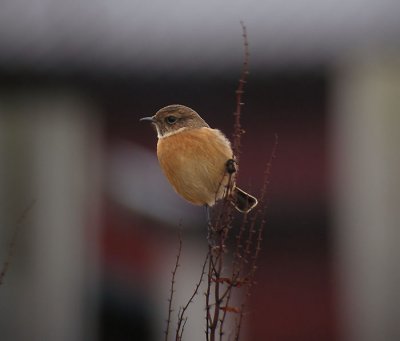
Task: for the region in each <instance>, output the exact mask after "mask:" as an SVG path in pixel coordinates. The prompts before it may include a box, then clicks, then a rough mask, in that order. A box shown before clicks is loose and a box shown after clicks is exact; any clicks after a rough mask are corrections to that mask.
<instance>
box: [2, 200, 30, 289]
mask: <svg viewBox="0 0 400 341" xmlns="http://www.w3.org/2000/svg"><path fill="white" fill-rule="evenodd" d="M35 202H36V200H32V201H31V202H30V203H29V205H28V206H27V207H26V208H25V209H24V210H23V211H22V213H21V215H20V217H19V218H18V220H17V221H16V224H15V228H14V231H13V234H12V237H11V242H10V245H9V248H8V252H7V255H6V259H5V260H4V263H3V268H2V269H1V272H0V286H1V285H2V284H3V282H4V278H5V276H6V274H7V272H8V269H9V267H10V264H11V260H12V258H13V256H14V253H15V246H16V244H17V239H18V235H19V232H20V228H21V225H22V223H23V222H24V220H25V218H26V216H27V215H28V213H29V212H30V211H31V209H32V207H33V205H34V204H35Z"/></svg>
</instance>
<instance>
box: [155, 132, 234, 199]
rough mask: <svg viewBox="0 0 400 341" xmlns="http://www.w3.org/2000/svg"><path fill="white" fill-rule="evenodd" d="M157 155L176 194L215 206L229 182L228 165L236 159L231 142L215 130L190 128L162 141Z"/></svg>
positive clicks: (158, 146) (159, 143)
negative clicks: (228, 161) (226, 168)
mask: <svg viewBox="0 0 400 341" xmlns="http://www.w3.org/2000/svg"><path fill="white" fill-rule="evenodd" d="M157 156H158V160H159V162H160V165H161V168H162V170H163V171H164V173H165V175H166V177H167V178H168V180H169V182H170V183H171V185H172V186H173V188H174V189H175V191H176V192H177V193H179V194H180V195H181V196H183V197H184V198H185V199H186V200H188V201H189V202H191V203H193V204H195V205H204V204H208V205H210V206H212V205H213V204H214V203H215V200H216V199H220V198H221V197H222V196H223V194H224V190H225V186H224V185H226V183H227V181H228V179H227V175H226V172H225V163H226V161H227V160H229V159H231V158H233V155H232V149H231V146H230V143H229V141H228V140H227V139H226V138H225V137H224V135H223V134H222V133H221V132H220V131H219V130H216V129H210V128H205V127H204V128H198V129H188V130H183V131H181V132H178V133H176V134H173V135H170V136H167V137H164V138H160V139H159V140H158V144H157Z"/></svg>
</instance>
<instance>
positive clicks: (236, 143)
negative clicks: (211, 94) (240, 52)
mask: <svg viewBox="0 0 400 341" xmlns="http://www.w3.org/2000/svg"><path fill="white" fill-rule="evenodd" d="M240 25H242V36H243V47H244V57H243V67H242V74H241V76H240V79H239V85H238V88H237V90H236V111H235V113H234V118H235V123H234V133H233V146H232V150H233V154H234V155H235V158H236V162H239V158H240V152H241V151H240V147H241V144H240V140H241V136H242V134H243V133H244V130H243V129H242V125H241V123H240V116H241V109H242V106H244V103H243V102H242V97H243V93H244V85H245V83H246V79H247V76H248V75H249V57H250V53H249V42H248V39H247V29H246V26H245V25H244V23H243V21H241V22H240Z"/></svg>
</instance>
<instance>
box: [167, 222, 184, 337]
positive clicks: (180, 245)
mask: <svg viewBox="0 0 400 341" xmlns="http://www.w3.org/2000/svg"><path fill="white" fill-rule="evenodd" d="M181 254H182V230H181V228H180V229H179V248H178V253H177V255H176V261H175V266H174V270H173V271H172V278H171V288H170V295H169V298H168V317H167V326H166V329H165V341H168V334H169V327H170V325H171V314H172V300H173V298H174V292H175V289H174V287H175V276H176V272H177V270H178V267H179V261H180V258H181Z"/></svg>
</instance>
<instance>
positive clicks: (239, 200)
mask: <svg viewBox="0 0 400 341" xmlns="http://www.w3.org/2000/svg"><path fill="white" fill-rule="evenodd" d="M232 195H233V201H232V204H233V205H234V206H235V208H236V209H237V210H238V211H239V212H242V213H248V212H250V211H251V210H252V209H253V208H254V207H256V206H257V204H258V201H257V199H256V198H255V197H253V196H252V195H250V194H248V193H246V192H245V191H243V190H241V189H240V188H238V187H235V189H234V190H233V193H232Z"/></svg>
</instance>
